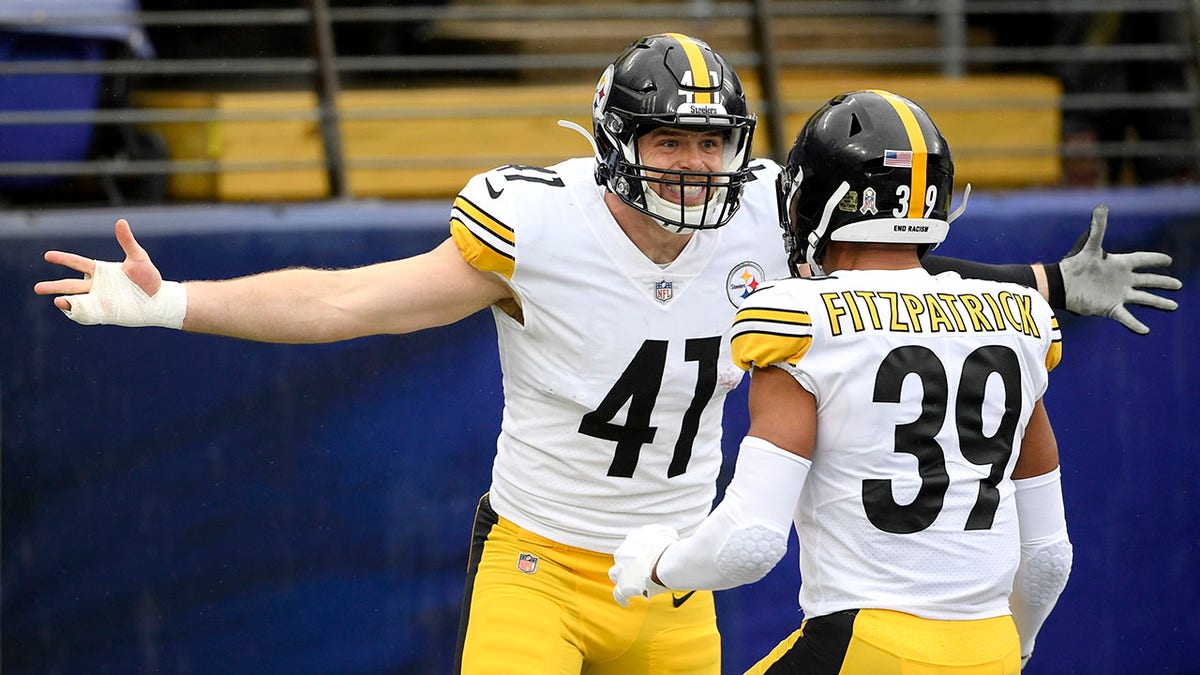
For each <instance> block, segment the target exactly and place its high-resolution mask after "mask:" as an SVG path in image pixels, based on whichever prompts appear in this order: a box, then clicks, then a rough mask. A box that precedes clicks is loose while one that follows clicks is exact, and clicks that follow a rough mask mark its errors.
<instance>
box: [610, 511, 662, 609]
mask: <svg viewBox="0 0 1200 675" xmlns="http://www.w3.org/2000/svg"><path fill="white" fill-rule="evenodd" d="M677 541H679V533H678V532H676V531H675V530H673V529H671V528H669V527H667V526H666V525H643V526H642V527H639V528H638V529H636V530H634V531H633V532H630V533H629V534H628V535H626V536H625V541H623V542H621V545H620V546H618V547H617V551H616V552H615V553H613V566H612V567H610V568H609V570H608V578H609V579H612V582H613V584H614V586H613V599H615V600H616V601H617V604H619V605H620V606H622V607H628V606H629V600H630V598H633V597H635V596H638V595H640V596H642V597H643V598H649V597H651V596H654V595H658V594H659V593H663V592H665V591H667V590H668V589H667V587H665V586H662V585H660V584H656V583H654V580H653V579H652V578H651V577H650V575H651V573H652V572H653V571H654V565H655V564H656V563H658V557H659V556H661V555H662V552H663V551H664V550H666V548H667V547H668V546H670V545H671V544H674V543H675V542H677Z"/></svg>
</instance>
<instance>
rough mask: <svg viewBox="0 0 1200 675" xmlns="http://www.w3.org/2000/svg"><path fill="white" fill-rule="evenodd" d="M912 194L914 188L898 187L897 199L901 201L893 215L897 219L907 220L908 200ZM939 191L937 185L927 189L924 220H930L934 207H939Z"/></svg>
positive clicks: (893, 210)
mask: <svg viewBox="0 0 1200 675" xmlns="http://www.w3.org/2000/svg"><path fill="white" fill-rule="evenodd" d="M911 194H912V188H910V187H909V186H907V185H898V186H896V198H897V199H899V200H900V204H899V206H897V207H896V208H894V209H892V215H893V216H896V217H897V218H905V217H907V216H908V208H909V207H908V200H909V197H910V196H911ZM937 202H938V190H937V186H936V185H930V186H929V187H927V188H926V189H925V213H924V214H923V215H922V216H921V217H922V218H928V217H929V214H931V213H933V207H935V206H937Z"/></svg>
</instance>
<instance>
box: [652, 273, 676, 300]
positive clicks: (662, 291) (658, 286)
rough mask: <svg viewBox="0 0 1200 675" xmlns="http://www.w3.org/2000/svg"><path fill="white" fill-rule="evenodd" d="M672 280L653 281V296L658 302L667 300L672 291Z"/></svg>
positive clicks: (672, 293)
mask: <svg viewBox="0 0 1200 675" xmlns="http://www.w3.org/2000/svg"><path fill="white" fill-rule="evenodd" d="M673 285H674V282H671V281H667V280H666V279H663V280H662V281H656V282H654V297H656V298H658V301H659V302H668V301H670V299H671V296H672V295H674V291H672V290H671V288H672V286H673Z"/></svg>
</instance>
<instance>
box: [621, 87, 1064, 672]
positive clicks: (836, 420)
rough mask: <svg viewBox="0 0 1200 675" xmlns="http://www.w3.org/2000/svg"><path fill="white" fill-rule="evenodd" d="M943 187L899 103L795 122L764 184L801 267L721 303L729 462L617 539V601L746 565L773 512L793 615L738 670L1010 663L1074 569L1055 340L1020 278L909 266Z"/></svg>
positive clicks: (1017, 662) (842, 109)
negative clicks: (734, 308) (706, 500)
mask: <svg viewBox="0 0 1200 675" xmlns="http://www.w3.org/2000/svg"><path fill="white" fill-rule="evenodd" d="M953 183H954V165H953V162H952V159H951V155H950V147H949V145H948V144H947V143H946V140H945V139H944V138H943V137H942V135H941V134H940V133H939V132H938V130H937V127H936V126H934V123H933V120H931V119H930V118H929V116H928V115H927V114H926V113H925V111H924V110H923V109H921V108H920V107H919V106H917V105H916V104H915V103H913V102H912V101H910V100H908V99H905V98H903V97H901V96H897V95H895V94H892V93H889V92H884V91H858V92H852V93H849V94H844V95H841V96H838V97H835V98H834V99H832V100H831V101H830V102H829V103H828V104H826V105H825V106H824V107H823V108H821V109H820V110H819V111H817V112H816V113H815V114H814V115H813V116H812V117H811V118H810V119H809V120H808V122H807V123H806V124H805V126H804V128H803V129H802V130H801V132H800V134H799V136H797V139H796V142H795V145H794V146H793V148H792V151H791V153H790V155H789V157H788V163H787V166H786V168H785V169H784V170H783V173H782V175H781V178H780V181H779V192H780V195H781V198H782V201H781V204H783V205H784V211H783V214H782V223H783V225H784V228H785V231H786V235H785V236H786V238H787V241H788V242H789V248H790V250H791V259H792V262H793V263H796V264H799V263H806V264H808V265H809V266H810V268H812V269H813V270H814V271H815V272H816V273H817V276H814V277H811V278H797V279H789V280H781V281H778V282H773V283H770V284H766V285H764V286H763V287H762V288H760V289H759V290H758V291H757V292H755V293H754V294H753V295H751V296H750V297H749V298H747V299H746V301H745V302H743V303H742V305H741V309H740V310H739V311H738V313H737V316H736V318H735V319H734V324H733V329H732V345H733V347H732V349H733V357H734V360H735V361H736V362H737V363H738V364H739V365H740V366H741V367H743V368H746V369H749V370H751V371H752V379H751V381H750V430H749V432H748V434H747V436H746V437H745V438H744V439H743V441H742V444H741V449H740V451H739V453H738V459H737V466H736V470H735V472H734V476H733V480H732V482H731V483H730V484H729V487H728V489H727V490H726V492H725V497H724V499H723V500H722V501H721V503H720V505H719V506H717V508H716V509H714V510H713V512H712V513H711V514H710V515H709V516H708V517H707V518H706V519H705V520H704V522H702V523H701V524H700V526H699V527H697V528H694V529H693V530H691V531H690V533H689V534H688V535H686V536H685V537H684V538H683V539H682V540H681V539H679V534H678V533H677V531H676V530H675V528H673V527H670V526H665V525H648V526H644V527H643V528H641V529H639V530H635V531H634V532H632V533H631V534H630V535H629V537H628V539H627V540H626V541H625V542H624V543H623V544H622V545H621V546H620V547H619V548H618V549H617V551H616V554H615V564H614V566H613V568H612V570H611V571H610V574H611V576H612V579H613V581H614V583H615V587H614V591H613V592H614V596H615V597H616V599H617V600H618V602H620V603H622V604H627V603H629V600H630V598H631V597H638V596H644V597H649V598H651V601H653V596H655V595H656V594H658V593H660V592H663V591H666V590H667V589H681V590H689V589H696V588H705V589H722V588H731V587H733V586H737V585H741V584H746V583H751V582H753V581H756V580H758V579H759V578H761V577H762V576H763V575H765V574H766V573H767V572H768V571H769V570H770V569H771V568H772V567H773V566H774V565H775V564H776V563H777V562H778V561H779V560H780V559H781V558H782V557H783V555H784V553H785V551H786V550H787V545H788V531H789V529H790V528H791V527H792V526H793V519H794V526H795V529H796V533H797V535H798V537H799V541H800V571H801V587H800V604H801V607H802V609H803V610H804V615H805V621H804V622H803V623H802V624H801V627H800V629H799V630H797V631H796V632H795V633H793V634H792V635H790V636H789V637H787V638H786V639H785V640H783V641H782V642H781V643H780V644H779V645H778V646H777V647H776V648H775V649H774V650H773V651H772V652H771V653H770V654H769V655H767V656H766V657H765V658H763V659H762V660H761V661H760V662H759V663H758V664H756V665H755V666H754V667H753V668H751V670H750V671H749V672H751V673H812V674H818V673H829V674H837V673H840V674H843V675H850V674H854V675H889V674H892V673H894V674H895V675H901V673H911V672H918V671H919V672H921V673H930V674H932V673H942V672H944V673H955V674H956V675H968V674H973V675H983V674H984V673H1006V674H1011V675H1015V674H1016V673H1018V672H1020V670H1021V667H1022V663H1023V659H1028V658H1029V656H1030V655H1031V654H1032V652H1033V645H1034V638H1035V636H1036V635H1037V632H1038V629H1039V628H1040V626H1041V624H1042V622H1043V621H1044V619H1045V618H1046V617H1047V615H1048V614H1049V612H1050V610H1051V608H1052V607H1053V606H1054V604H1055V601H1056V600H1057V598H1058V596H1059V594H1060V593H1061V591H1062V589H1063V587H1064V585H1065V584H1066V581H1067V577H1068V575H1069V573H1070V568H1071V556H1072V553H1071V543H1070V540H1069V539H1068V537H1067V526H1066V520H1065V516H1064V509H1063V499H1062V489H1061V487H1060V479H1059V469H1058V448H1057V445H1056V444H1055V440H1054V433H1053V431H1052V430H1051V427H1050V422H1049V418H1048V417H1047V414H1046V410H1045V408H1044V407H1043V405H1042V395H1043V394H1044V393H1045V391H1046V387H1047V380H1048V377H1047V374H1048V372H1049V370H1051V369H1053V368H1054V367H1055V365H1057V364H1058V361H1059V358H1060V355H1061V346H1060V336H1059V330H1058V322H1057V319H1056V318H1055V316H1054V313H1053V311H1052V310H1051V309H1050V306H1049V305H1048V304H1047V302H1046V301H1045V299H1043V298H1042V297H1041V295H1039V294H1038V293H1037V292H1036V291H1033V290H1031V289H1028V288H1025V287H1022V286H1018V285H1015V284H1009V283H998V282H993V281H977V280H970V279H964V278H962V277H961V276H959V275H958V274H956V273H953V272H946V273H943V274H939V275H932V274H930V273H929V272H928V271H926V270H925V269H923V268H922V267H921V258H922V257H923V256H924V255H925V254H926V253H927V252H928V251H929V250H930V249H931V248H932V247H934V246H936V245H937V244H938V243H939V242H941V241H942V240H943V239H944V238H945V236H946V234H947V232H948V231H949V227H950V223H949V221H950V195H951V191H952V188H953ZM868 195H870V197H867V196H868ZM911 195H927V196H928V199H927V200H925V202H924V203H914V202H913V201H912V199H911ZM868 199H869V200H870V201H871V202H872V203H873V205H874V208H872V209H865V210H864V209H861V208H839V206H841V205H847V204H848V205H851V206H858V205H861V204H862V203H864V201H866V200H868ZM793 268H795V266H793ZM638 599H639V601H641V598H640V597H639V598H638ZM1010 603H1011V609H1010ZM641 604H644V601H641ZM1014 619H1015V621H1014Z"/></svg>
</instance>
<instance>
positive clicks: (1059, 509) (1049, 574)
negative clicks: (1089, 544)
mask: <svg viewBox="0 0 1200 675" xmlns="http://www.w3.org/2000/svg"><path fill="white" fill-rule="evenodd" d="M1013 483H1014V485H1015V486H1016V493H1015V495H1014V498H1015V500H1016V505H1017V518H1018V520H1019V522H1020V528H1021V564H1020V566H1019V567H1018V568H1017V575H1016V578H1015V579H1014V580H1013V592H1012V596H1011V597H1010V598H1009V605H1010V607H1011V609H1012V613H1013V621H1015V622H1016V624H1017V634H1018V635H1019V636H1020V638H1021V655H1022V656H1029V655H1031V654H1032V653H1033V646H1034V641H1035V639H1036V638H1037V633H1038V631H1039V630H1041V627H1042V623H1043V622H1045V620H1046V617H1048V616H1050V611H1051V610H1052V609H1054V604H1055V603H1056V602H1058V596H1059V595H1061V594H1062V591H1063V589H1064V588H1065V587H1066V585H1067V578H1068V577H1069V576H1070V575H1071V560H1072V557H1073V551H1072V548H1071V541H1070V539H1069V538H1068V537H1067V521H1066V518H1065V516H1064V509H1063V498H1062V483H1061V480H1060V476H1059V470H1058V469H1057V468H1056V469H1054V470H1053V471H1051V472H1049V473H1046V474H1043V475H1041V476H1035V477H1034V478H1026V479H1023V480H1017V481H1013Z"/></svg>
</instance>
